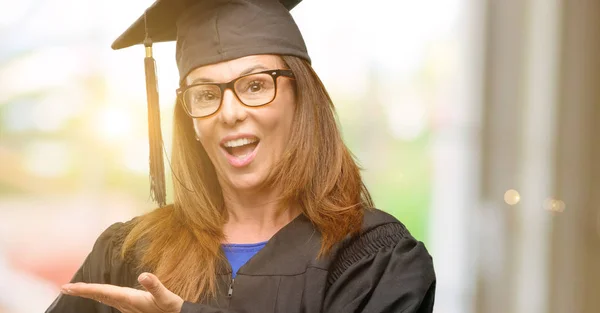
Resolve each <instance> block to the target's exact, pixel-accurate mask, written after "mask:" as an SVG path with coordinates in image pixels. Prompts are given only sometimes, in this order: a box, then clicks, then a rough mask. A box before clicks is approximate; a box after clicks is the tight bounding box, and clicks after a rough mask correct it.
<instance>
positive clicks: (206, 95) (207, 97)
mask: <svg viewBox="0 0 600 313" xmlns="http://www.w3.org/2000/svg"><path fill="white" fill-rule="evenodd" d="M216 98H217V97H216V95H215V94H214V93H212V92H208V91H204V92H200V93H198V95H196V99H197V100H198V101H202V102H206V101H212V100H215V99H216Z"/></svg>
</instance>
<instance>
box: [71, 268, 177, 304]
mask: <svg viewBox="0 0 600 313" xmlns="http://www.w3.org/2000/svg"><path fill="white" fill-rule="evenodd" d="M138 281H139V282H140V284H141V285H142V286H143V287H144V288H146V290H147V291H143V290H137V289H133V288H127V287H118V286H113V285H107V284H87V283H74V284H66V285H63V286H62V288H61V292H62V293H64V294H68V295H72V296H79V297H84V298H88V299H92V300H96V301H98V302H101V303H104V304H106V305H109V306H112V307H114V308H115V309H117V310H119V311H121V312H123V313H179V312H180V311H181V307H182V305H183V299H182V298H181V297H179V296H178V295H176V294H174V293H172V292H171V291H170V290H168V289H167V288H166V287H165V286H163V284H162V283H161V282H160V281H159V280H158V277H156V276H155V275H153V274H150V273H143V274H141V275H140V276H139V277H138Z"/></svg>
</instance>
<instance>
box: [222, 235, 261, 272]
mask: <svg viewBox="0 0 600 313" xmlns="http://www.w3.org/2000/svg"><path fill="white" fill-rule="evenodd" d="M266 244H267V241H264V242H259V243H231V244H223V245H222V246H223V252H225V257H227V261H229V264H231V270H232V274H231V275H232V277H233V278H235V274H237V271H238V270H239V269H240V267H242V266H243V265H244V264H246V262H248V260H250V258H252V257H253V256H254V255H255V254H256V253H257V252H258V251H260V249H262V248H264V247H265V245H266Z"/></svg>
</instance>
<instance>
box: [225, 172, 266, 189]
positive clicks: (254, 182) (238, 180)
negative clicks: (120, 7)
mask: <svg viewBox="0 0 600 313" xmlns="http://www.w3.org/2000/svg"><path fill="white" fill-rule="evenodd" d="M228 180H229V184H230V186H231V187H232V188H233V190H235V191H251V190H256V189H258V188H260V187H261V186H262V185H263V183H264V181H265V177H263V175H259V174H258V173H245V174H236V175H231V176H230V177H229V179H228Z"/></svg>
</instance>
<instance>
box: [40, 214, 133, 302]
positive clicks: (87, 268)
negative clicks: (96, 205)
mask: <svg viewBox="0 0 600 313" xmlns="http://www.w3.org/2000/svg"><path fill="white" fill-rule="evenodd" d="M123 225H124V224H123V223H115V224H113V225H111V226H110V227H109V228H107V229H106V230H105V231H104V232H103V233H102V234H101V235H100V237H98V239H97V240H96V243H95V244H94V248H93V249H92V251H91V252H90V253H89V255H88V256H87V258H86V259H85V261H84V262H83V264H82V265H81V267H80V268H79V269H78V270H77V272H76V273H75V275H74V276H73V278H72V279H71V282H72V283H75V282H85V283H98V284H113V285H118V286H127V285H128V284H129V283H130V280H131V279H129V276H131V274H130V271H129V269H128V266H127V264H125V262H122V261H121V260H120V246H118V243H117V238H118V237H119V234H120V233H121V232H120V230H121V229H122V227H123ZM114 312H117V311H116V310H115V309H113V308H111V307H109V306H106V305H104V304H102V303H99V302H96V301H94V300H90V299H86V298H82V297H75V296H70V295H64V294H60V295H59V296H58V297H57V298H56V299H55V300H54V302H53V303H52V304H51V305H50V307H49V308H48V309H47V310H46V313H114Z"/></svg>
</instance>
